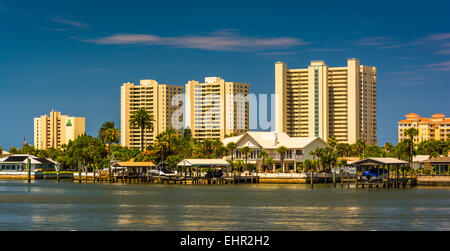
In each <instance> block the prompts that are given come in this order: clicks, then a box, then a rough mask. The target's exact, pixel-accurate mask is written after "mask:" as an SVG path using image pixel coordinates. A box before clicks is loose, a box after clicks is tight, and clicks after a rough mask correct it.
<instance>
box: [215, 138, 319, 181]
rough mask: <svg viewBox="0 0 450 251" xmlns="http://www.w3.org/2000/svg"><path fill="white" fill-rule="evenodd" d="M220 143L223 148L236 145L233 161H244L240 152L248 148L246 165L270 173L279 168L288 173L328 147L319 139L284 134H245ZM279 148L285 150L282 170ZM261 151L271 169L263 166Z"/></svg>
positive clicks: (229, 157)
mask: <svg viewBox="0 0 450 251" xmlns="http://www.w3.org/2000/svg"><path fill="white" fill-rule="evenodd" d="M222 142H223V144H224V145H225V146H226V145H227V144H228V143H230V142H234V143H236V144H237V149H236V150H234V151H233V153H232V154H233V159H234V160H236V159H241V160H244V158H245V156H244V155H243V154H242V153H241V151H240V150H241V149H242V148H244V147H249V148H250V149H251V153H250V154H249V155H248V163H249V164H253V165H256V167H257V169H258V170H259V171H261V170H263V167H265V168H267V169H271V170H272V171H275V170H276V169H278V168H281V170H285V171H287V172H290V171H291V170H295V168H296V167H297V165H298V164H300V163H303V162H304V161H305V160H307V159H313V157H312V156H311V154H310V153H311V152H312V151H314V150H316V149H317V148H325V147H327V146H328V144H327V142H325V141H324V140H323V139H321V138H319V137H313V138H307V137H289V136H288V135H287V134H286V133H284V132H247V133H245V134H243V135H240V136H236V137H230V138H226V139H224V140H223V141H222ZM281 146H284V147H285V148H286V149H287V150H286V153H285V154H284V161H283V162H284V168H283V167H282V166H281V155H280V154H279V153H278V152H277V149H278V148H279V147H281ZM261 151H266V152H267V153H268V155H269V157H270V158H272V161H273V163H272V165H271V167H269V166H267V165H263V163H262V162H263V161H262V159H261V158H260V155H259V154H260V153H261ZM228 155H229V156H227V159H231V155H230V153H228ZM264 164H266V163H264Z"/></svg>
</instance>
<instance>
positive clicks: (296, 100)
mask: <svg viewBox="0 0 450 251" xmlns="http://www.w3.org/2000/svg"><path fill="white" fill-rule="evenodd" d="M376 88H377V69H376V67H370V66H364V65H360V64H359V60H358V59H349V60H348V61H347V66H345V67H328V66H327V65H326V64H325V62H324V61H312V62H311V65H310V66H308V68H306V69H287V66H286V63H282V62H277V63H275V93H276V94H277V95H276V108H275V109H276V112H275V114H276V115H275V117H276V118H275V119H276V123H275V126H276V130H277V131H282V132H286V133H287V134H288V135H289V136H292V137H320V138H322V139H324V140H327V139H328V138H329V137H331V136H334V137H336V139H337V141H338V142H339V143H349V144H353V143H355V142H356V140H357V139H363V140H364V142H365V143H366V144H377V89H376Z"/></svg>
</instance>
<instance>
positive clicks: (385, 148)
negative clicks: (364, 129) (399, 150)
mask: <svg viewBox="0 0 450 251" xmlns="http://www.w3.org/2000/svg"><path fill="white" fill-rule="evenodd" d="M393 149H394V146H393V145H392V143H390V142H387V143H385V144H384V145H383V151H384V154H385V156H390V154H391V151H392V150H393Z"/></svg>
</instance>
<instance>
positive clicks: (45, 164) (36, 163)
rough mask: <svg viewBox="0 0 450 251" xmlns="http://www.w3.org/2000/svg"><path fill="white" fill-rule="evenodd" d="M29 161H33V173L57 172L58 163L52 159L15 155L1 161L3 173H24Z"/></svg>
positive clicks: (0, 167)
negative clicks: (39, 171) (41, 171)
mask: <svg viewBox="0 0 450 251" xmlns="http://www.w3.org/2000/svg"><path fill="white" fill-rule="evenodd" d="M28 159H30V160H31V171H33V172H34V171H36V170H39V169H40V170H43V171H46V170H52V171H53V170H55V165H56V164H57V162H55V161H53V160H52V159H44V158H38V157H35V156H33V155H28V154H13V155H10V156H8V157H4V158H1V159H0V171H1V172H23V171H25V170H26V166H27V162H28Z"/></svg>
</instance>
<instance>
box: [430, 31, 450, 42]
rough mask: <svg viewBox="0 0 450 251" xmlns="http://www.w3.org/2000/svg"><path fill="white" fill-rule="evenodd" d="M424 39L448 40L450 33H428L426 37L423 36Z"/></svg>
mask: <svg viewBox="0 0 450 251" xmlns="http://www.w3.org/2000/svg"><path fill="white" fill-rule="evenodd" d="M425 40H431V41H442V40H450V33H440V34H433V35H429V36H428V37H426V38H425Z"/></svg>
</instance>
